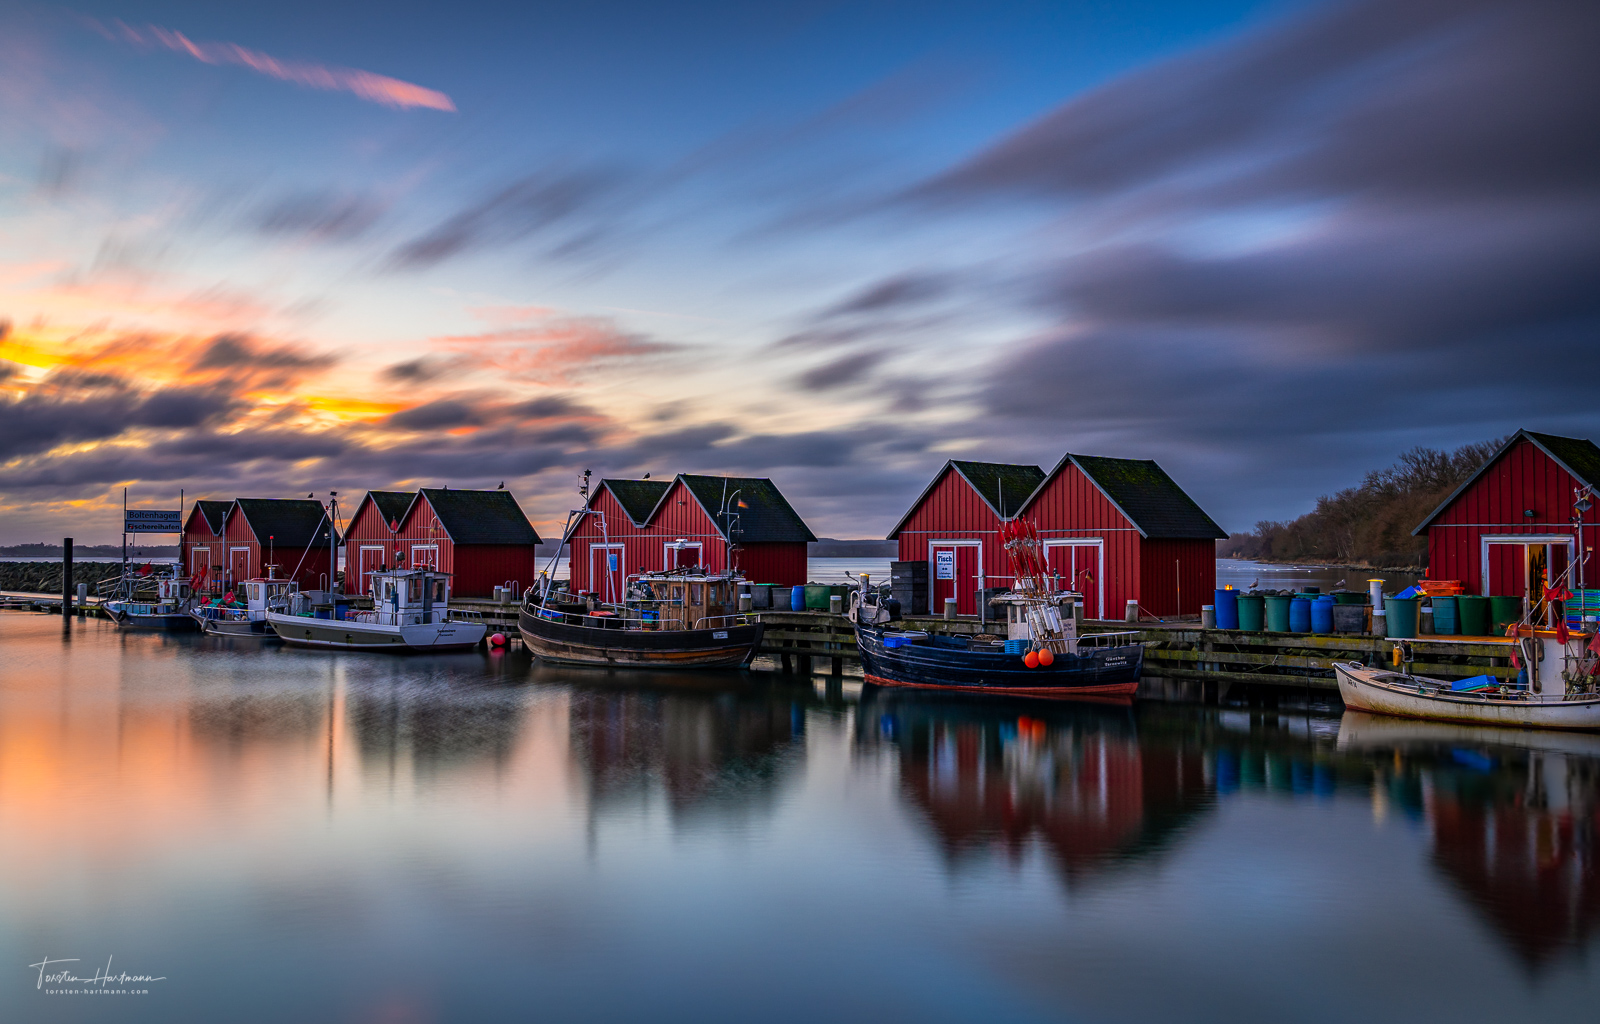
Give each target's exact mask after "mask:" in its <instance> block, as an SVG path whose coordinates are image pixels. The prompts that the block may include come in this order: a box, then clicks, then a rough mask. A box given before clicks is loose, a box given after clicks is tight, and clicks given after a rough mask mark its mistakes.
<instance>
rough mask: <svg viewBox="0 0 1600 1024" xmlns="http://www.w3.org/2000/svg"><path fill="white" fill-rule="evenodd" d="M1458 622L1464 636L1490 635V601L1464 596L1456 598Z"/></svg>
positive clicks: (1483, 598)
mask: <svg viewBox="0 0 1600 1024" xmlns="http://www.w3.org/2000/svg"><path fill="white" fill-rule="evenodd" d="M1456 621H1457V622H1458V623H1459V624H1460V627H1461V635H1462V636H1488V635H1489V599H1488V598H1487V597H1476V596H1474V595H1472V594H1462V595H1461V596H1460V597H1458V598H1456Z"/></svg>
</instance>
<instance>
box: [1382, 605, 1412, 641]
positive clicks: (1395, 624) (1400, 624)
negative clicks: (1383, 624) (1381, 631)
mask: <svg viewBox="0 0 1600 1024" xmlns="http://www.w3.org/2000/svg"><path fill="white" fill-rule="evenodd" d="M1421 606H1422V601H1421V599H1419V598H1415V597H1386V598H1384V599H1383V613H1384V615H1385V617H1386V618H1387V620H1388V630H1389V635H1390V636H1393V637H1399V638H1400V639H1402V640H1410V639H1414V638H1415V637H1416V635H1417V609H1418V608H1420V607H1421Z"/></svg>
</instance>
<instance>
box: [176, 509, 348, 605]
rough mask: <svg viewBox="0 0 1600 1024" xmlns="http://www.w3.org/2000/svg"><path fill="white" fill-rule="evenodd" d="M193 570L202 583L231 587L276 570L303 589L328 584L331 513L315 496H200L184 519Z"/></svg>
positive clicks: (190, 570)
mask: <svg viewBox="0 0 1600 1024" xmlns="http://www.w3.org/2000/svg"><path fill="white" fill-rule="evenodd" d="M183 550H184V556H185V569H186V570H187V571H188V573H189V575H190V576H191V577H192V576H195V575H197V574H201V573H204V576H203V578H202V581H201V584H200V586H201V588H202V589H204V590H208V591H219V592H220V591H223V590H229V589H232V588H233V587H234V586H235V585H237V584H239V583H241V582H243V581H244V580H248V579H255V578H256V577H260V576H265V575H267V566H269V565H275V566H277V569H276V571H275V575H277V576H278V578H280V579H292V580H295V581H296V582H298V583H299V584H300V587H301V589H304V590H321V589H326V588H327V586H328V582H329V579H330V578H331V573H330V566H331V565H332V557H331V555H332V552H331V551H330V549H329V545H328V513H327V511H326V510H325V509H324V508H323V507H322V503H321V502H320V501H316V500H314V499H311V498H236V499H234V500H233V501H226V502H224V501H197V502H195V507H194V509H193V510H192V511H190V513H189V518H188V520H187V521H186V522H185V523H184V530H183Z"/></svg>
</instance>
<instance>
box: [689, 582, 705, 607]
mask: <svg viewBox="0 0 1600 1024" xmlns="http://www.w3.org/2000/svg"><path fill="white" fill-rule="evenodd" d="M703 589H704V588H703V587H702V585H701V584H699V583H691V584H689V603H690V604H692V605H694V606H695V607H696V608H698V607H700V603H701V601H702V599H703V598H702V593H703Z"/></svg>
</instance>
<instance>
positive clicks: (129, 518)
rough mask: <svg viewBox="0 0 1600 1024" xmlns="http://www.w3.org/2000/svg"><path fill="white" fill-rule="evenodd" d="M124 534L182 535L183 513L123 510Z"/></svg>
mask: <svg viewBox="0 0 1600 1024" xmlns="http://www.w3.org/2000/svg"><path fill="white" fill-rule="evenodd" d="M122 532H123V533H182V532H183V513H182V512H181V511H177V512H167V511H162V510H158V509H152V508H128V509H123V510H122Z"/></svg>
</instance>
